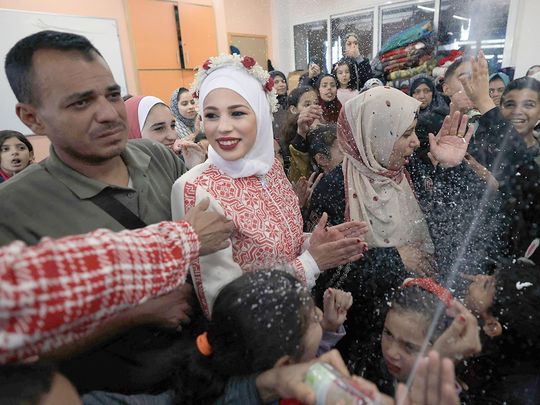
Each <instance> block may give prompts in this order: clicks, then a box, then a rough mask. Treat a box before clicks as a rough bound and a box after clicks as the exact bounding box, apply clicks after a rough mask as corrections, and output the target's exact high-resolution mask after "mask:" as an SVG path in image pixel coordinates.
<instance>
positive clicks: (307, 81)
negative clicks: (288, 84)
mask: <svg viewBox="0 0 540 405" xmlns="http://www.w3.org/2000/svg"><path fill="white" fill-rule="evenodd" d="M321 74H322V73H321ZM319 76H320V75H319ZM319 76H315V77H312V78H310V77H309V75H308V74H307V73H304V74H303V75H302V76H300V79H299V80H298V87H300V86H309V87H313V88H315V86H316V85H317V80H319Z"/></svg>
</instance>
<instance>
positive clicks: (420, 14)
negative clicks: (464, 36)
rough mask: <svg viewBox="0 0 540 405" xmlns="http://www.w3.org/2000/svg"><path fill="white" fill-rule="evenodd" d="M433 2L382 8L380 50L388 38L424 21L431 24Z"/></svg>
mask: <svg viewBox="0 0 540 405" xmlns="http://www.w3.org/2000/svg"><path fill="white" fill-rule="evenodd" d="M434 16H435V1H434V0H429V1H418V2H416V3H414V4H410V5H408V6H399V7H390V6H389V7H384V8H382V24H381V48H382V46H383V45H384V44H385V43H386V41H387V40H388V38H390V37H391V36H392V35H394V34H397V33H398V32H401V31H403V30H406V29H407V28H410V27H412V26H414V25H416V24H420V23H422V22H424V21H431V22H433V17H434Z"/></svg>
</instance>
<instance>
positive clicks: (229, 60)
mask: <svg viewBox="0 0 540 405" xmlns="http://www.w3.org/2000/svg"><path fill="white" fill-rule="evenodd" d="M224 66H234V67H237V68H240V69H244V70H245V71H246V72H247V73H248V74H249V75H250V76H252V77H254V78H255V79H256V80H258V81H259V83H261V86H262V88H263V90H264V92H265V93H266V99H267V100H268V104H269V105H270V112H272V113H275V112H276V111H277V110H278V100H277V94H276V90H275V89H274V79H273V78H272V76H270V74H269V73H268V72H267V71H266V70H264V69H263V68H262V67H261V65H259V64H258V63H257V62H256V61H255V59H253V58H252V57H251V56H240V55H237V54H234V55H225V54H222V55H220V56H213V57H211V58H210V59H208V60H207V61H206V62H204V63H203V65H202V66H201V67H200V68H199V69H198V71H197V74H196V75H195V80H194V81H193V84H192V86H191V90H192V92H193V97H194V98H199V90H200V88H201V85H202V83H203V82H204V80H205V79H206V77H207V76H208V75H209V74H210V73H212V72H213V71H214V70H217V69H219V68H221V67H224Z"/></svg>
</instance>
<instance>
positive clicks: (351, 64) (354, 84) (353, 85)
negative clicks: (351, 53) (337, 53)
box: [332, 57, 358, 90]
mask: <svg viewBox="0 0 540 405" xmlns="http://www.w3.org/2000/svg"><path fill="white" fill-rule="evenodd" d="M355 65H356V62H355V61H354V60H353V59H352V58H349V57H345V58H342V59H341V60H340V61H339V62H338V63H336V65H335V66H334V69H333V71H332V73H333V75H334V77H335V78H336V84H337V85H338V87H339V85H340V84H339V80H337V68H338V66H347V67H348V68H349V74H350V79H349V83H348V84H347V88H348V89H352V90H356V89H358V78H357V77H356V66H355Z"/></svg>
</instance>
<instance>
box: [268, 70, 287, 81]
mask: <svg viewBox="0 0 540 405" xmlns="http://www.w3.org/2000/svg"><path fill="white" fill-rule="evenodd" d="M270 76H271V77H272V79H275V78H276V76H279V77H281V78H282V79H283V80H285V84H287V78H286V77H285V74H284V73H283V72H280V71H279V70H272V71H271V72H270Z"/></svg>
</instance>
